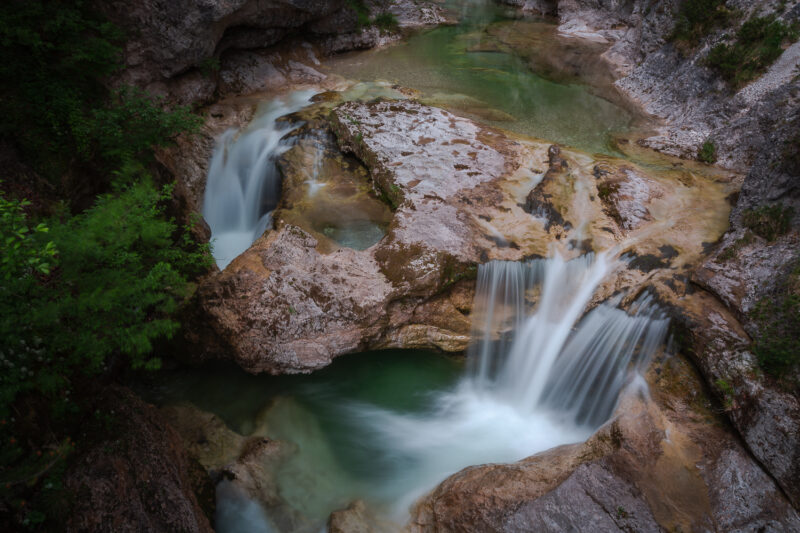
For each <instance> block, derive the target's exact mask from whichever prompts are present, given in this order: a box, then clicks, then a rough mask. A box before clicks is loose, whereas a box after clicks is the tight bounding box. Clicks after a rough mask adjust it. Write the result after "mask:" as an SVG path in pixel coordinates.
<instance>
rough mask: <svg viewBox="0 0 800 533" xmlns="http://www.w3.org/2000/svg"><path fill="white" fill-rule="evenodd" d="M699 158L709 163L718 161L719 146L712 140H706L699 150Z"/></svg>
mask: <svg viewBox="0 0 800 533" xmlns="http://www.w3.org/2000/svg"><path fill="white" fill-rule="evenodd" d="M697 159H699V160H700V161H702V162H704V163H708V164H709V165H711V164H713V163H715V162H716V161H717V147H716V145H715V144H714V143H713V142H712V141H706V142H704V143H703V146H701V147H700V150H699V151H698V152H697Z"/></svg>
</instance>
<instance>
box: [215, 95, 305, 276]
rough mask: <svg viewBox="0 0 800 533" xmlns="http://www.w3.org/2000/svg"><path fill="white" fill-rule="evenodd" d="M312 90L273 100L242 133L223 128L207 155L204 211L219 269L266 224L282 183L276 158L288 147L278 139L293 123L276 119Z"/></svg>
mask: <svg viewBox="0 0 800 533" xmlns="http://www.w3.org/2000/svg"><path fill="white" fill-rule="evenodd" d="M313 95H314V92H313V91H298V92H295V93H292V94H291V95H289V96H288V97H287V98H286V99H285V100H274V101H272V102H270V103H269V104H268V105H267V106H266V108H265V109H264V110H263V111H261V112H260V114H259V115H258V117H257V118H256V119H254V120H253V122H251V123H250V125H249V126H248V127H247V128H246V129H245V130H244V131H242V132H240V133H238V132H236V131H235V130H228V131H227V132H225V133H224V134H223V135H222V136H221V137H220V139H219V141H218V142H217V147H216V149H215V150H214V154H213V156H212V157H211V164H210V166H209V171H208V180H207V182H206V191H205V197H204V200H203V216H204V217H205V219H206V221H207V222H208V225H209V226H210V227H211V239H212V241H211V242H212V252H213V255H214V259H216V261H217V265H218V266H219V268H221V269H224V268H225V267H226V266H227V265H228V263H230V262H231V261H232V260H233V259H235V258H236V257H237V256H238V255H239V254H241V253H242V252H244V251H245V250H247V248H248V247H249V246H250V245H251V244H252V243H253V242H254V241H255V240H256V239H257V238H259V237H260V236H261V235H262V234H263V233H264V231H266V229H267V228H268V227H269V226H270V225H271V223H272V218H271V213H272V211H273V210H274V209H275V207H276V206H277V205H278V200H279V198H280V191H281V184H280V176H279V173H278V170H277V168H276V167H275V160H276V158H277V157H278V156H279V155H280V154H282V153H283V152H284V151H286V150H288V149H289V148H290V147H291V144H290V143H289V142H287V141H284V140H282V139H283V138H284V137H285V136H286V134H287V133H289V132H291V131H292V130H294V129H295V128H297V127H298V125H290V124H288V123H285V122H280V121H278V119H279V118H280V117H282V116H284V115H287V114H289V113H293V112H295V111H298V110H299V109H302V108H303V107H305V106H306V105H308V104H309V101H310V98H311V96H313Z"/></svg>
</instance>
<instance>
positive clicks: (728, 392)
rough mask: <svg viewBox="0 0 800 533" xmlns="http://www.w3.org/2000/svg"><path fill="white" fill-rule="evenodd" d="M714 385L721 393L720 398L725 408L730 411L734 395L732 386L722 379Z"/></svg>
mask: <svg viewBox="0 0 800 533" xmlns="http://www.w3.org/2000/svg"><path fill="white" fill-rule="evenodd" d="M714 384H715V385H716V386H717V389H719V391H720V392H721V393H722V397H723V399H724V402H725V408H726V409H730V408H731V407H733V399H734V394H735V393H736V391H735V390H734V388H733V386H732V385H731V384H730V383H728V382H727V381H726V380H724V379H722V378H720V379H718V380H717V381H715V382H714Z"/></svg>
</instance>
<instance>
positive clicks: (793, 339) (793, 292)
mask: <svg viewBox="0 0 800 533" xmlns="http://www.w3.org/2000/svg"><path fill="white" fill-rule="evenodd" d="M753 316H754V318H755V320H756V323H757V325H758V329H759V333H758V336H757V337H756V339H755V343H754V345H753V353H754V354H755V355H756V357H757V358H758V362H759V364H760V365H761V368H763V369H764V371H766V372H767V373H768V374H771V375H773V376H775V377H778V378H781V377H784V376H786V375H787V374H790V372H791V371H793V370H795V369H797V367H798V365H800V260H798V261H796V262H795V266H794V268H793V269H792V271H791V272H790V273H789V276H788V277H787V279H786V281H785V282H784V283H782V284H781V286H780V287H779V288H778V293H777V295H776V296H775V297H768V298H764V299H763V300H761V301H760V302H759V303H758V305H757V306H756V307H755V310H754V312H753Z"/></svg>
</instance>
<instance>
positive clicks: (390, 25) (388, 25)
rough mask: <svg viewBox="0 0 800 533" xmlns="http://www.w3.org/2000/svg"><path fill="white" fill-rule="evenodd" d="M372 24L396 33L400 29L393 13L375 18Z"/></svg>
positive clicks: (385, 13)
mask: <svg viewBox="0 0 800 533" xmlns="http://www.w3.org/2000/svg"><path fill="white" fill-rule="evenodd" d="M373 23H374V24H375V25H376V26H377V27H379V28H381V29H383V30H386V31H397V29H398V28H399V27H400V22H398V20H397V17H395V16H394V13H389V12H388V11H387V12H384V13H381V14H380V15H378V16H377V17H375V20H374V21H373Z"/></svg>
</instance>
